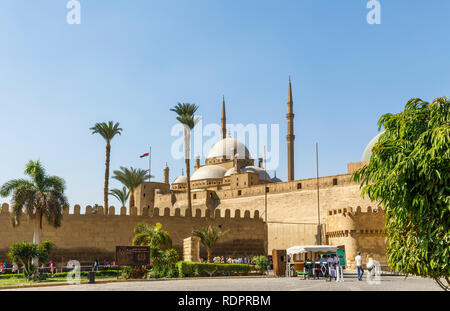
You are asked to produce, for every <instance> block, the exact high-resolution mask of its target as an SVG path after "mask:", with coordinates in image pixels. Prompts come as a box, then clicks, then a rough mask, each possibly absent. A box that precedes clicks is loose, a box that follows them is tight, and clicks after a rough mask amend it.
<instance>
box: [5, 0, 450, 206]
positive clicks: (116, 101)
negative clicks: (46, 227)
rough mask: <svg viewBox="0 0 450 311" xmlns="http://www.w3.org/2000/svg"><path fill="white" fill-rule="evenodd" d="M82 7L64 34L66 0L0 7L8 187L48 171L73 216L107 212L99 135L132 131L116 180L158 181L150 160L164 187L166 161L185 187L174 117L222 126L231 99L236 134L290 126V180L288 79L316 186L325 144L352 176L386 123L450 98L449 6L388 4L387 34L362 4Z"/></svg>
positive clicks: (116, 148)
mask: <svg viewBox="0 0 450 311" xmlns="http://www.w3.org/2000/svg"><path fill="white" fill-rule="evenodd" d="M80 2H81V13H82V17H81V25H68V24H67V23H66V13H67V11H68V10H67V9H66V3H67V1H66V0H40V1H29V0H0V39H1V41H0V108H1V109H0V117H1V119H0V125H1V127H0V129H1V130H0V159H1V161H0V184H2V183H4V182H5V181H7V180H9V179H11V178H18V177H22V176H23V170H24V166H25V163H26V162H27V161H28V160H30V159H40V160H41V161H42V162H43V163H44V165H45V166H46V167H47V169H48V172H49V173H51V174H54V175H58V176H61V177H63V178H64V179H65V180H66V182H67V187H68V188H67V195H68V197H69V200H70V203H71V205H73V204H81V205H82V206H83V207H84V206H85V205H87V204H94V203H99V204H102V202H103V176H104V160H105V159H104V157H105V153H104V142H103V140H102V139H101V138H100V137H99V136H93V135H91V134H90V131H89V127H91V126H92V125H93V124H94V123H95V122H98V121H107V120H115V121H120V123H121V126H122V127H123V129H124V132H123V135H122V136H119V137H117V138H115V139H114V141H113V143H112V159H111V169H112V170H113V169H117V168H118V167H119V166H120V165H124V166H130V165H132V166H135V167H142V168H146V167H147V161H146V160H142V159H140V158H139V155H141V154H142V153H144V152H147V149H148V146H149V145H151V146H152V148H153V161H152V166H153V171H152V173H153V174H154V175H156V179H158V180H161V179H162V168H163V166H164V164H165V162H166V161H167V162H168V165H169V166H170V168H171V180H173V179H174V178H175V177H176V176H177V175H179V174H180V173H181V168H182V167H183V166H184V161H183V160H176V161H175V160H173V159H172V158H171V157H170V146H171V144H172V142H173V140H174V139H173V138H172V137H171V136H170V129H171V127H172V126H173V125H174V124H175V119H174V114H173V112H170V111H169V108H170V107H172V106H173V105H174V104H176V103H177V102H194V103H196V104H198V105H199V106H200V110H199V112H200V114H201V115H202V116H203V120H204V122H206V123H211V122H219V118H220V115H219V112H220V104H221V96H222V95H223V94H225V96H226V99H227V117H228V121H229V122H231V123H243V124H248V123H257V124H258V123H268V124H271V123H278V124H280V130H281V131H280V132H281V133H280V136H281V137H280V138H281V144H280V153H281V162H280V167H279V169H278V170H277V175H278V177H280V178H282V179H286V159H285V149H286V145H285V138H284V137H285V134H286V122H285V114H286V100H287V83H288V76H289V75H291V76H292V80H293V92H294V103H295V104H294V112H295V115H296V116H295V134H296V141H295V161H296V166H295V174H296V178H309V177H314V176H315V154H314V150H315V142H316V141H318V142H319V144H320V175H333V174H340V173H345V172H346V165H347V163H348V162H354V161H359V160H360V158H361V154H362V152H363V149H364V147H365V145H366V144H367V143H368V142H369V141H370V139H371V138H372V137H373V136H375V135H376V134H377V126H376V122H377V120H378V118H379V117H380V115H382V114H383V113H386V112H398V111H400V110H401V109H402V107H403V106H404V104H405V103H406V101H407V100H408V99H409V98H412V97H421V98H423V99H424V100H429V101H431V100H432V99H433V98H435V97H438V96H449V95H450V78H449V72H450V70H449V69H450V61H449V51H450V26H449V23H448V16H449V13H450V1H448V0H433V1H425V0H423V1H411V0H396V1H392V0H380V2H381V4H382V17H381V24H380V25H368V24H367V23H366V14H367V12H368V10H367V9H366V3H367V1H366V0H346V1H336V0H329V1H317V0H315V1H313V0H310V1H300V0H289V1H288V0H284V1H275V0H270V1H262V0H258V1H256V0H244V1H226V0H208V1H205V0H182V1H181V0H180V1H175V0H152V1H150V0H133V1H126V0H114V1H107V0H80ZM203 160H204V159H202V161H203ZM269 173H271V175H273V172H269ZM117 186H119V184H118V183H117V182H116V181H114V180H112V181H111V187H117ZM0 201H2V200H0ZM111 203H112V204H114V205H116V206H117V205H118V203H117V202H116V201H115V200H111Z"/></svg>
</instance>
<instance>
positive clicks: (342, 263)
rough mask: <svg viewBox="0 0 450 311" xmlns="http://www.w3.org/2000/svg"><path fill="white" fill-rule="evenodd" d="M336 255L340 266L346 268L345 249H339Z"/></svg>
mask: <svg viewBox="0 0 450 311" xmlns="http://www.w3.org/2000/svg"><path fill="white" fill-rule="evenodd" d="M336 255H337V256H338V258H339V265H340V266H341V267H345V251H344V250H343V249H338V250H337V251H336Z"/></svg>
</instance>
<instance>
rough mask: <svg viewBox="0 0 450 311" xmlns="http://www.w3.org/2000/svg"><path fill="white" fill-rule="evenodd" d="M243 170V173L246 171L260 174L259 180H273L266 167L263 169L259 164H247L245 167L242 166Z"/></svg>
mask: <svg viewBox="0 0 450 311" xmlns="http://www.w3.org/2000/svg"><path fill="white" fill-rule="evenodd" d="M241 172H242V173H246V172H250V173H256V174H258V176H259V180H265V181H272V180H271V178H270V176H269V174H267V172H266V171H265V170H264V169H262V168H260V167H258V166H254V165H250V166H245V167H243V168H241Z"/></svg>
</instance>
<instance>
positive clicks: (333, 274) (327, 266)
mask: <svg viewBox="0 0 450 311" xmlns="http://www.w3.org/2000/svg"><path fill="white" fill-rule="evenodd" d="M306 262H307V263H306V270H307V271H308V275H313V276H314V277H329V278H330V279H334V280H336V282H343V281H344V271H343V267H342V266H341V264H340V260H339V257H338V256H336V254H328V255H323V254H320V255H319V257H317V258H316V260H315V262H309V259H308V258H307V259H306ZM317 264H318V266H317Z"/></svg>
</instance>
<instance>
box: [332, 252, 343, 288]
mask: <svg viewBox="0 0 450 311" xmlns="http://www.w3.org/2000/svg"><path fill="white" fill-rule="evenodd" d="M333 261H334V266H335V267H336V282H344V271H343V268H342V266H341V261H340V260H339V257H338V256H336V255H335V256H334V257H333Z"/></svg>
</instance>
